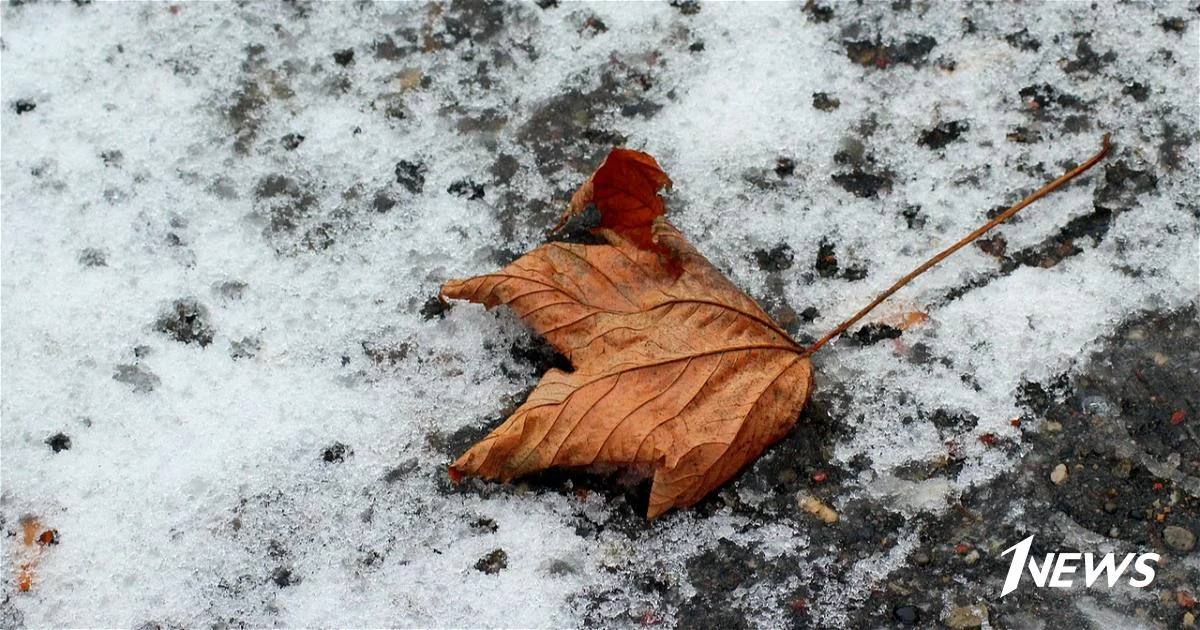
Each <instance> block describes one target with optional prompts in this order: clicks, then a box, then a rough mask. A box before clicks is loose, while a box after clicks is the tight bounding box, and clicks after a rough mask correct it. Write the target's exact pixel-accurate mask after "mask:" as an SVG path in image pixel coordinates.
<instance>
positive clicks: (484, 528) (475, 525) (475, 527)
mask: <svg viewBox="0 0 1200 630" xmlns="http://www.w3.org/2000/svg"><path fill="white" fill-rule="evenodd" d="M498 529H500V526H499V525H497V524H496V521H494V520H492V519H490V518H488V517H486V516H481V517H479V518H477V519H475V520H473V521H471V531H473V532H475V533H476V534H494V533H496V530H498Z"/></svg>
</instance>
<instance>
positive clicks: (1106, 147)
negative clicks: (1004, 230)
mask: <svg viewBox="0 0 1200 630" xmlns="http://www.w3.org/2000/svg"><path fill="white" fill-rule="evenodd" d="M1111 151H1112V143H1111V142H1110V141H1109V138H1108V134H1104V139H1103V140H1101V142H1100V150H1099V151H1098V152H1097V153H1096V154H1095V155H1093V156H1092V157H1090V158H1088V160H1087V161H1086V162H1084V163H1083V164H1080V165H1079V166H1076V167H1075V168H1073V169H1071V170H1069V171H1067V172H1066V173H1064V174H1063V175H1062V176H1061V177H1059V178H1058V179H1056V180H1054V181H1052V182H1050V183H1049V184H1046V185H1045V186H1043V187H1042V189H1041V190H1039V191H1037V192H1035V193H1033V194H1032V195H1029V196H1028V197H1026V198H1024V199H1022V200H1021V201H1020V202H1019V203H1017V204H1016V205H1015V206H1013V207H1011V208H1009V209H1008V210H1005V211H1004V212H1003V213H1002V214H1000V215H999V216H997V217H996V218H994V219H992V220H991V221H988V222H987V223H985V224H983V225H982V226H980V227H979V228H978V229H977V230H975V231H974V232H971V233H970V234H968V235H966V236H965V237H963V238H962V240H960V241H958V242H957V243H955V244H953V245H951V246H950V247H947V248H946V249H944V250H942V251H941V252H938V254H937V255H936V256H934V257H933V258H930V259H929V260H927V261H925V262H924V263H922V264H921V266H920V267H917V268H916V269H914V270H912V272H910V273H909V274H908V275H906V276H904V277H903V278H900V280H898V281H897V282H896V284H893V285H892V286H891V287H890V288H889V289H888V290H887V291H884V292H883V293H880V294H879V297H877V298H875V299H874V300H872V301H871V303H870V304H868V305H866V306H865V307H863V309H862V310H860V311H859V312H857V313H855V314H854V315H853V316H852V317H851V318H850V319H847V320H846V321H844V322H842V323H840V324H838V325H837V328H834V329H833V330H831V331H829V332H828V333H826V334H825V336H824V337H821V338H820V339H819V340H817V342H816V343H814V344H813V345H811V346H809V347H808V349H806V350H805V351H804V356H809V355H811V354H812V353H814V352H816V351H817V350H819V349H820V348H821V346H824V345H825V344H827V343H829V342H830V341H832V340H833V339H834V338H836V337H837V336H838V335H841V334H842V333H844V332H846V330H847V329H849V328H850V327H851V326H853V325H854V324H855V322H857V321H858V320H860V319H862V318H863V317H864V316H866V314H867V313H870V312H871V311H872V310H873V309H874V308H875V307H876V306H879V304H880V302H883V301H884V300H886V299H888V298H889V297H891V295H892V294H893V293H895V292H896V291H899V290H900V288H901V287H903V286H904V285H906V284H908V283H909V282H910V281H912V279H913V278H916V277H917V276H919V275H921V274H923V273H925V272H926V271H928V270H929V268H930V267H932V266H934V265H936V264H938V263H939V262H941V261H942V260H943V259H944V258H946V257H947V256H949V255H950V254H953V253H954V252H956V251H958V250H959V249H962V248H963V247H965V246H967V245H969V244H970V243H971V242H972V241H974V240H975V239H977V238H979V237H980V236H983V235H984V234H986V233H987V232H988V231H989V230H991V229H992V228H994V227H996V226H997V225H1000V224H1001V223H1004V222H1005V221H1007V220H1008V219H1009V218H1011V217H1012V216H1013V215H1014V214H1016V213H1018V212H1020V211H1021V210H1022V209H1024V208H1025V207H1026V206H1028V205H1029V204H1031V203H1033V202H1035V201H1037V200H1038V199H1041V198H1042V197H1045V196H1046V195H1048V194H1050V193H1052V192H1054V191H1055V190H1057V189H1058V188H1060V187H1061V186H1063V185H1064V184H1066V183H1067V182H1069V181H1071V180H1072V179H1075V178H1076V177H1078V176H1080V175H1082V174H1083V173H1085V172H1086V171H1087V170H1088V169H1090V168H1092V167H1093V166H1095V165H1096V164H1097V163H1098V162H1100V160H1103V159H1104V158H1105V156H1107V155H1108V154H1109V153H1110V152H1111Z"/></svg>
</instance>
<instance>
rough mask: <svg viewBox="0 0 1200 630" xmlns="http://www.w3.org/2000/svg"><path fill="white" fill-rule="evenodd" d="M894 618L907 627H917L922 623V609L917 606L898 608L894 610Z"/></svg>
mask: <svg viewBox="0 0 1200 630" xmlns="http://www.w3.org/2000/svg"><path fill="white" fill-rule="evenodd" d="M892 617H894V618H895V619H896V621H899V622H900V623H902V624H904V625H906V626H915V625H916V624H917V622H919V621H921V609H920V608H917V607H916V606H907V605H906V606H897V607H895V608H893V609H892Z"/></svg>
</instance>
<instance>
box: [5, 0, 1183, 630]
mask: <svg viewBox="0 0 1200 630" xmlns="http://www.w3.org/2000/svg"><path fill="white" fill-rule="evenodd" d="M1198 13H1200V11H1198V5H1197V3H1196V2H1187V3H1183V2H1175V3H1168V2H1162V3H1122V4H1110V3H1103V2H1101V3H1060V4H1040V3H1033V4H1030V3H965V4H964V3H925V2H911V1H908V0H897V1H895V2H891V3H881V2H873V3H863V4H861V5H859V4H843V3H828V4H825V3H819V2H808V3H803V4H802V3H793V4H749V5H744V4H709V3H697V2H694V1H692V0H685V1H680V2H674V1H673V2H671V3H669V4H668V3H655V4H633V3H604V4H576V3H566V2H563V3H558V2H556V1H555V0H546V1H541V0H539V2H538V3H537V4H532V3H528V4H522V3H494V4H493V3H482V2H451V3H448V4H446V3H430V4H411V3H401V4H392V3H386V4H371V3H366V2H354V3H316V2H305V1H303V0H301V1H295V2H283V3H266V2H250V3H241V4H236V5H235V4H199V3H182V4H169V3H153V4H151V3H112V4H109V3H94V4H93V3H87V2H76V3H44V2H36V3H35V2H29V3H26V2H21V3H18V2H9V3H7V4H5V5H4V6H3V7H2V8H0V20H2V29H0V63H2V65H3V74H2V79H0V106H2V108H3V111H0V131H2V133H0V154H2V159H0V166H2V171H0V175H2V180H0V183H2V193H0V212H2V223H0V228H2V232H0V246H2V250H3V253H2V259H0V260H2V266H0V271H2V284H0V288H2V291H3V302H2V315H3V319H2V333H3V338H2V347H0V359H2V370H3V371H2V378H3V381H2V385H3V388H2V400H0V414H2V417H0V422H2V425H0V429H2V430H0V449H2V455H3V459H2V462H0V479H2V483H3V486H2V494H0V527H2V528H3V530H4V532H5V534H6V538H5V539H4V540H3V547H4V555H3V563H4V574H3V575H4V576H5V580H4V582H3V585H2V587H0V588H2V589H3V594H2V600H0V601H2V603H0V626H3V627H22V626H29V627H52V626H93V627H96V626H123V627H140V628H176V627H211V628H226V627H243V626H252V627H270V626H287V627H299V626H307V627H316V626H322V627H324V626H339V627H346V626H503V627H563V626H584V627H633V626H647V625H660V626H665V627H710V628H711V627H723V628H736V627H746V626H760V627H783V626H808V625H813V626H821V627H863V626H887V625H905V624H919V625H928V624H930V623H936V622H940V623H945V624H947V625H951V626H955V627H972V626H977V625H980V624H989V623H990V624H992V625H994V626H998V627H1020V626H1026V625H1036V624H1039V623H1040V624H1044V625H1045V627H1082V626H1088V625H1091V626H1092V627H1107V626H1111V625H1114V624H1116V625H1123V626H1139V625H1140V626H1146V627H1178V626H1179V625H1180V624H1182V623H1183V621H1184V615H1185V614H1187V613H1188V612H1189V610H1188V609H1187V606H1186V605H1185V604H1186V603H1187V598H1186V597H1184V595H1187V596H1188V597H1191V596H1194V595H1196V594H1197V590H1198V589H1200V560H1198V557H1197V552H1196V550H1195V548H1194V543H1195V535H1196V534H1197V533H1200V507H1198V505H1197V504H1198V502H1200V457H1198V455H1197V453H1200V438H1198V435H1200V406H1198V405H1200V401H1198V400H1197V399H1196V397H1195V392H1196V391H1200V356H1198V354H1197V351H1196V348H1197V347H1198V344H1197V341H1196V339H1197V336H1198V333H1197V323H1196V321H1197V310H1196V303H1197V296H1198V294H1200V290H1198V289H1200V282H1198V271H1197V267H1198V260H1197V248H1198V244H1200V235H1198V228H1197V226H1198V223H1200V209H1198V208H1200V180H1198V175H1197V173H1198V171H1197V166H1198V161H1200V160H1198V156H1197V148H1196V147H1197V145H1196V140H1197V137H1196V136H1197V120H1198V119H1200V99H1198V98H1197V97H1198V93H1200V92H1198V88H1197V80H1198V73H1197V64H1198V57H1200V44H1198V33H1200V30H1198V28H1200V24H1198V20H1197V17H1198ZM1104 133H1111V134H1112V137H1113V140H1114V142H1115V143H1116V146H1117V148H1116V150H1115V152H1114V154H1113V155H1112V156H1111V157H1110V158H1109V159H1108V160H1106V161H1105V162H1104V163H1103V164H1102V165H1101V166H1100V167H1098V168H1097V169H1096V170H1095V171H1093V172H1092V173H1091V174H1089V175H1088V176H1086V177H1084V178H1082V179H1080V180H1079V181H1078V182H1076V183H1074V184H1072V185H1071V186H1069V187H1067V188H1066V189H1065V190H1063V191H1061V192H1058V193H1056V194H1054V195H1053V196H1052V197H1050V198H1048V199H1046V200H1044V201H1041V202H1039V203H1038V204H1036V205H1035V206H1033V207H1031V208H1029V209H1028V210H1026V211H1025V212H1024V213H1023V214H1022V215H1020V216H1019V217H1018V218H1017V219H1016V220H1014V221H1012V222H1010V223H1008V224H1006V225H1004V226H1002V227H1000V228H999V229H997V230H996V231H995V232H994V233H993V234H991V235H989V237H988V239H987V240H986V241H983V242H980V243H979V244H978V245H975V246H972V247H970V248H967V249H965V250H963V251H962V252H960V253H958V254H956V255H955V256H954V257H953V258H951V259H949V260H948V261H946V262H945V263H943V264H942V265H941V266H939V267H937V268H936V269H934V270H933V271H931V272H929V273H928V274H926V275H925V276H923V277H922V278H920V279H919V280H917V281H916V282H915V283H914V284H913V285H911V286H910V287H908V288H906V289H905V290H904V291H902V292H901V293H900V294H898V295H897V296H896V297H895V298H893V299H892V300H891V301H889V302H887V303H886V304H885V305H884V306H883V307H881V309H880V310H879V311H878V312H877V313H875V314H874V315H873V316H872V318H871V320H870V321H871V322H872V323H870V324H868V325H866V326H862V327H856V328H855V330H853V331H851V332H850V333H849V334H847V335H846V336H845V337H844V338H842V339H841V340H839V341H837V342H835V343H833V344H831V345H830V346H828V347H827V348H826V349H824V350H822V351H821V352H820V353H818V354H817V355H816V357H815V367H816V369H817V370H818V377H817V383H816V392H815V394H814V398H813V401H812V403H811V404H810V406H809V408H808V409H807V410H806V411H805V412H804V414H803V416H802V417H801V422H800V424H799V425H798V426H797V428H796V430H795V431H794V432H793V434H792V435H791V436H789V437H788V438H786V439H785V440H784V441H783V442H781V443H780V444H779V445H777V446H776V447H775V448H774V449H772V450H771V451H770V452H769V453H768V454H767V455H766V456H765V457H764V458H763V459H762V460H760V461H759V462H758V463H756V464H755V465H754V466H752V467H751V468H749V469H748V470H747V471H746V472H745V473H744V474H743V475H741V476H740V477H739V478H737V479H736V480H735V481H733V482H732V483H730V484H728V485H727V486H726V487H724V488H723V489H721V490H719V491H718V492H716V493H714V495H713V496H712V497H710V498H709V499H707V500H705V501H704V502H703V503H701V504H700V505H698V506H696V507H695V508H693V509H689V510H683V511H677V512H673V513H671V514H669V515H667V516H665V517H664V518H661V519H659V520H656V521H654V522H646V521H645V520H644V518H642V517H641V514H642V513H644V509H645V502H646V494H647V492H646V486H645V484H644V483H641V484H639V483H638V482H636V481H631V480H629V479H627V478H625V477H623V476H622V475H620V474H616V473H614V474H610V475H587V474H582V473H576V472H569V471H568V472H562V471H558V472H555V471H551V472H547V473H544V474H540V475H537V476H534V477H532V478H529V479H526V480H523V481H522V482H520V483H516V484H512V485H500V484H492V483H484V482H480V481H477V480H471V481H468V482H465V483H463V484H462V485H460V486H454V485H453V484H451V483H450V482H449V480H448V479H447V476H446V466H447V464H448V463H449V462H450V461H451V460H452V459H453V458H455V457H457V455H459V454H461V452H462V451H463V450H464V449H465V448H466V447H467V446H469V445H470V444H471V443H472V442H473V441H474V440H475V439H478V438H479V437H481V436H482V435H484V434H485V433H486V432H487V431H488V430H490V429H491V428H492V427H494V426H495V425H496V424H497V423H498V422H499V421H500V420H502V419H503V418H504V417H506V416H507V414H508V413H509V412H510V411H511V410H512V409H513V408H515V406H516V405H517V404H519V403H520V401H521V400H523V397H524V396H525V395H526V394H527V392H528V391H529V390H530V389H531V388H532V386H533V385H534V383H536V382H537V379H538V378H539V375H540V374H541V373H542V372H544V371H545V370H546V369H548V368H549V367H551V366H555V365H560V366H561V363H562V359H561V357H557V356H556V355H555V354H554V353H553V352H552V351H551V350H550V349H549V348H547V347H546V345H545V344H544V343H543V342H542V341H541V340H539V339H536V338H534V337H532V336H531V335H530V334H529V332H528V331H527V330H526V329H525V328H524V326H522V325H521V324H520V322H518V321H516V320H515V318H514V317H513V316H512V315H511V314H510V313H508V312H505V311H503V310H501V311H498V312H494V313H488V312H485V311H484V310H483V309H481V308H478V307H475V306H472V305H466V304H454V305H453V306H452V307H451V308H446V307H444V306H443V305H442V304H440V303H439V302H438V301H437V300H436V299H434V298H435V296H436V295H437V292H438V287H439V286H440V285H441V283H443V282H444V281H445V280H447V279H448V278H451V277H462V276H468V275H473V274H477V273H481V272H486V271H490V270H492V269H495V268H496V267H498V266H499V265H502V264H504V263H507V262H509V261H511V260H512V259H514V258H515V257H516V256H518V255H519V254H520V253H522V252H524V251H527V250H528V249H530V248H532V247H534V246H536V245H537V244H538V243H540V242H542V241H543V240H544V239H545V238H546V236H547V228H548V227H549V226H551V225H552V224H553V222H554V219H555V218H556V217H557V215H558V213H559V212H560V211H561V209H562V207H563V206H564V204H565V203H566V200H567V199H568V198H569V196H570V194H571V192H572V191H573V190H574V189H575V187H577V186H578V185H579V184H580V183H582V182H583V181H584V179H585V178H586V176H587V175H588V174H589V173H590V172H591V171H592V170H593V169H594V168H595V167H596V166H597V165H598V163H599V162H600V160H601V159H602V158H603V156H604V155H605V154H606V153H607V151H608V150H609V149H610V148H611V147H613V146H628V147H631V148H636V149H641V150H645V151H648V152H650V153H652V154H653V155H655V156H656V157H657V159H658V160H659V162H660V163H661V164H662V165H663V167H664V168H665V169H666V171H667V172H668V173H669V174H670V176H671V177H672V179H673V180H674V183H675V186H674V189H673V190H672V191H671V192H670V193H668V195H667V203H668V208H669V213H670V217H671V218H672V220H673V221H674V222H675V223H676V225H678V226H679V227H680V228H681V230H682V231H683V232H684V233H685V234H686V235H687V236H688V237H689V238H690V239H691V240H692V241H693V242H694V243H695V244H696V245H697V247H698V248H699V249H700V250H701V251H703V252H704V253H705V254H706V255H708V256H709V257H710V258H711V259H712V261H713V262H714V264H716V265H717V266H718V267H719V268H720V269H722V270H723V271H725V272H726V273H727V274H728V275H729V277H730V278H731V279H732V280H733V281H734V282H735V283H736V284H738V285H739V286H741V287H743V288H744V289H745V290H747V292H748V293H749V294H750V295H752V296H753V297H755V298H756V299H757V300H759V301H760V303H762V304H763V305H764V307H765V308H766V309H767V310H768V311H769V312H770V313H771V314H772V315H773V316H774V317H776V318H777V319H778V320H779V321H780V322H781V324H783V325H784V326H785V327H787V328H788V329H789V330H791V331H793V332H794V333H795V334H796V336H797V338H798V339H799V340H801V341H802V342H803V341H812V340H813V339H815V338H817V337H819V336H820V335H821V334H823V333H824V332H825V331H826V330H828V329H829V328H830V327H832V326H834V325H835V324H836V323H837V322H839V321H841V320H842V319H844V318H845V317H847V316H849V315H850V314H852V313H853V312H854V311H855V310H857V309H858V308H859V307H860V306H861V305H862V304H864V303H866V302H867V301H869V300H870V299H871V298H872V297H873V296H874V295H875V294H877V293H878V292H879V291H880V290H882V289H883V288H885V287H886V286H888V285H889V284H890V283H891V282H892V281H893V280H894V279H896V278H898V277H899V276H901V275H903V274H904V273H906V272H907V271H909V270H910V269H911V268H912V267H914V266H915V265H916V264H918V263H919V262H920V261H922V260H924V259H925V258H926V257H928V256H929V255H931V254H932V253H934V252H936V251H938V250H939V249H941V248H942V247H945V246H946V245H947V244H949V243H951V242H953V241H954V240H956V239H957V238H959V237H960V236H961V235H963V234H966V233H967V232H969V231H970V230H971V229H973V228H974V227H975V226H977V225H979V224H981V223H983V222H984V221H986V220H987V218H988V217H989V216H994V213H995V212H996V211H997V209H998V208H1003V207H1006V206H1008V205H1009V204H1011V203H1013V202H1015V201H1016V200H1018V199H1020V198H1021V197H1022V196H1024V195H1025V194H1028V193H1029V192H1031V191H1032V190H1034V189H1036V188H1037V187H1039V186H1041V185H1042V184H1043V183H1045V182H1046V181H1048V180H1050V179H1052V178H1053V177H1055V176H1057V175H1058V174H1060V173H1061V172H1063V171H1064V170H1065V169H1066V168H1069V167H1070V166H1072V165H1074V164H1077V163H1078V162H1079V161H1081V160H1083V159H1084V158H1086V157H1087V156H1088V155H1090V154H1091V153H1093V152H1094V151H1095V150H1096V149H1097V148H1098V147H1099V143H1100V138H1101V136H1102V135H1103V134H1104ZM913 313H921V314H924V315H925V316H927V319H926V320H925V321H924V322H923V323H919V324H916V325H911V326H910V325H902V324H903V323H904V322H908V323H912V322H913V321H915V320H916V319H921V318H920V317H917V318H915V319H914V317H913ZM1059 464H1063V466H1064V470H1065V471H1066V473H1067V476H1066V477H1065V478H1064V477H1061V476H1059V477H1056V479H1057V480H1058V481H1059V482H1060V483H1057V484H1056V483H1054V482H1052V481H1051V477H1050V475H1051V471H1052V470H1054V469H1055V468H1056V467H1058V465H1059ZM804 497H815V498H818V499H820V500H822V501H824V502H825V503H826V504H827V505H828V506H829V507H830V508H832V509H834V510H836V511H837V512H838V513H839V515H840V519H839V520H838V522H837V523H835V524H826V523H824V522H822V521H821V520H819V519H817V518H815V517H814V516H813V515H811V514H809V513H808V512H806V511H804V510H802V509H800V507H798V499H800V498H804ZM34 519H36V521H35V520H34ZM27 527H28V528H30V529H31V530H33V533H34V534H36V535H40V534H39V532H40V531H42V530H43V529H45V530H53V531H54V532H55V534H54V535H47V537H46V538H45V539H43V540H42V541H41V542H38V541H36V540H35V541H33V542H31V543H29V544H26V542H25V540H24V538H25V533H24V530H25V529H27ZM1029 534H1035V535H1037V536H1038V539H1037V540H1038V542H1037V543H1036V544H1035V547H1034V550H1035V552H1036V553H1047V552H1052V551H1058V550H1074V551H1085V552H1087V551H1094V552H1097V553H1099V552H1103V551H1107V550H1110V549H1115V550H1118V551H1122V552H1125V551H1129V552H1134V551H1136V552H1145V551H1154V552H1157V553H1160V554H1161V555H1162V560H1161V562H1160V564H1159V567H1158V568H1159V577H1158V578H1157V580H1156V582H1155V583H1154V584H1153V585H1152V586H1151V587H1149V588H1147V589H1144V590H1136V589H1132V588H1115V589H1111V590H1110V589H1107V588H1104V587H1093V588H1090V589H1085V588H1083V587H1082V586H1079V587H1077V588H1075V589H1071V590H1057V589H1056V590H1050V589H1045V590H1039V589H1034V588H1032V587H1029V588H1026V587H1022V590H1020V591H1018V593H1017V594H1014V595H1012V596H1009V597H1007V598H1004V599H1001V598H1000V597H999V591H1000V585H1001V583H1002V582H1003V578H1004V575H1005V572H1006V570H1007V567H1008V562H1007V560H1008V558H1007V557H1002V556H1000V555H999V554H1000V551H1002V550H1003V549H1005V548H1007V547H1009V546H1011V545H1013V544H1016V543H1017V542H1019V541H1020V540H1021V539H1023V538H1024V537H1026V536H1028V535H1029ZM1189 535H1190V536H1191V538H1190V540H1191V542H1192V546H1191V547H1189V546H1188V545H1187V544H1186V543H1187V542H1188V540H1189V538H1188V536H1189ZM51 538H53V540H50V539H51ZM23 583H24V585H27V586H28V587H29V589H28V591H23V590H21V586H22V585H23ZM1026 586H1028V582H1026Z"/></svg>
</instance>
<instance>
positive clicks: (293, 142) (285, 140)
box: [279, 133, 304, 151]
mask: <svg viewBox="0 0 1200 630" xmlns="http://www.w3.org/2000/svg"><path fill="white" fill-rule="evenodd" d="M301 142H304V136H302V135H300V134H298V133H289V134H287V135H286V136H284V137H282V138H280V139H279V143H280V144H282V145H283V148H285V149H287V150H288V151H295V150H296V148H297V147H299V146H300V143H301Z"/></svg>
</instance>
